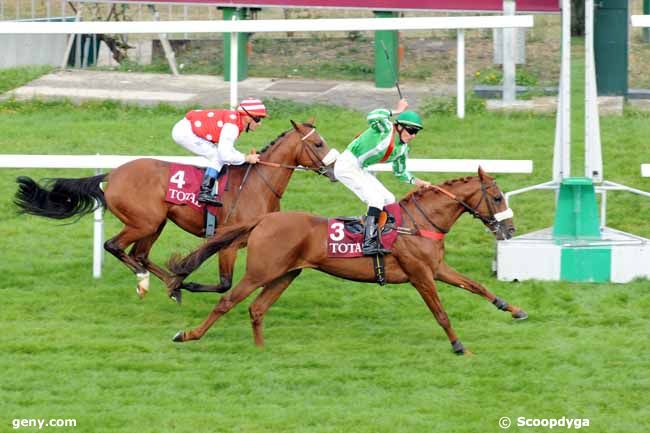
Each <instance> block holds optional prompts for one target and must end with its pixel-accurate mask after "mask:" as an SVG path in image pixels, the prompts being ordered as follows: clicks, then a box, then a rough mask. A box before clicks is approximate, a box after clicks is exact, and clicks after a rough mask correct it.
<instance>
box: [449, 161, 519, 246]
mask: <svg viewBox="0 0 650 433" xmlns="http://www.w3.org/2000/svg"><path fill="white" fill-rule="evenodd" d="M472 179H473V180H474V181H473V182H468V183H467V185H469V186H468V187H467V188H468V189H469V192H468V193H466V200H465V203H466V204H467V205H468V206H467V207H466V208H465V210H466V211H467V212H469V213H470V214H471V215H472V216H474V217H475V218H478V219H480V220H481V222H483V224H484V225H485V227H487V228H488V229H489V230H490V232H492V234H493V235H494V237H495V238H496V239H497V240H505V239H510V238H511V237H512V236H513V235H514V233H515V225H514V223H513V221H512V217H513V212H512V209H510V208H509V207H508V203H507V202H506V199H505V196H504V195H503V192H501V188H500V187H499V185H497V183H496V181H495V180H494V178H493V177H492V176H490V175H489V174H487V173H486V172H485V171H484V170H483V168H481V167H480V166H479V168H478V176H476V177H473V178H472ZM467 188H466V189H467ZM459 195H460V193H459Z"/></svg>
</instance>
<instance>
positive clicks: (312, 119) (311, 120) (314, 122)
mask: <svg viewBox="0 0 650 433" xmlns="http://www.w3.org/2000/svg"><path fill="white" fill-rule="evenodd" d="M307 123H309V124H310V125H315V124H316V118H315V117H314V116H312V117H310V118H309V120H308V121H307Z"/></svg>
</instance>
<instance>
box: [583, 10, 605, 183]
mask: <svg viewBox="0 0 650 433" xmlns="http://www.w3.org/2000/svg"><path fill="white" fill-rule="evenodd" d="M585 177H589V178H591V179H592V180H593V181H594V182H598V183H600V182H602V181H603V155H602V150H601V143H600V119H599V118H598V90H597V89H596V61H595V58H594V0H586V1H585Z"/></svg>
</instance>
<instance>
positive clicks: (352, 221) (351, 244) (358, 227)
mask: <svg viewBox="0 0 650 433" xmlns="http://www.w3.org/2000/svg"><path fill="white" fill-rule="evenodd" d="M384 211H386V212H387V213H388V222H387V223H386V224H385V225H384V226H383V227H382V233H381V244H382V245H383V246H384V248H387V249H391V248H392V246H393V244H394V243H395V240H396V239H397V234H398V233H397V227H399V226H401V225H402V212H401V209H400V207H399V203H392V204H390V205H388V206H386V207H384ZM362 221H363V220H362V219H361V218H360V217H336V218H328V219H327V256H328V257H346V258H350V257H362V256H363V252H362V250H361V244H362V243H363V223H362Z"/></svg>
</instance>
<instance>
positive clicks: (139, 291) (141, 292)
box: [135, 286, 149, 299]
mask: <svg viewBox="0 0 650 433" xmlns="http://www.w3.org/2000/svg"><path fill="white" fill-rule="evenodd" d="M135 293H137V294H138V298H140V299H144V297H145V296H147V293H149V291H148V290H144V289H143V288H142V287H140V286H136V288H135Z"/></svg>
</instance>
